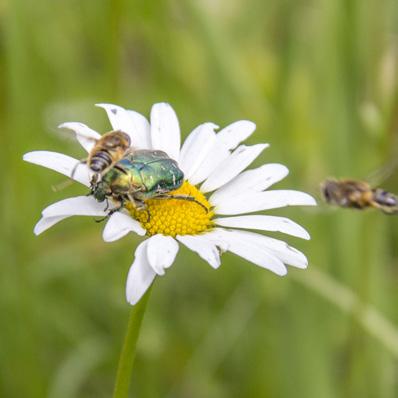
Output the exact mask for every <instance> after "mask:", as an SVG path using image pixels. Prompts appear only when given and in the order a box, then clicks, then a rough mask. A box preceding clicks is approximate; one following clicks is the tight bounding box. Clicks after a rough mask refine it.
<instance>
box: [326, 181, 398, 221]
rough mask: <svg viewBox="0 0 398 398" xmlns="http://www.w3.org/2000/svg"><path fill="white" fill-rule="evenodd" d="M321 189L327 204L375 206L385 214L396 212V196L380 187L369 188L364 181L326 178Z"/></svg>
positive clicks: (359, 207) (397, 202) (356, 206)
mask: <svg viewBox="0 0 398 398" xmlns="http://www.w3.org/2000/svg"><path fill="white" fill-rule="evenodd" d="M321 191H322V194H323V197H324V199H325V201H326V202H327V203H328V204H331V205H335V206H339V207H345V208H353V209H360V210H363V209H367V208H376V209H379V210H381V211H382V212H383V213H385V214H398V196H396V195H394V194H392V193H390V192H387V191H385V190H383V189H381V188H371V186H370V185H369V184H368V183H367V182H365V181H358V180H349V179H345V180H335V179H327V180H326V181H324V182H323V184H322V186H321Z"/></svg>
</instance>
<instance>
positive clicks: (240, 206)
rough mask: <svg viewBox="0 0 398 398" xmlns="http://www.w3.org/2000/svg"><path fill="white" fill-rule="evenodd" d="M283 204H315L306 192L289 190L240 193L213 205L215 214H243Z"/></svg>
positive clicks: (274, 207) (283, 205) (275, 207)
mask: <svg viewBox="0 0 398 398" xmlns="http://www.w3.org/2000/svg"><path fill="white" fill-rule="evenodd" d="M285 206H316V202H315V199H314V198H313V197H312V196H311V195H308V194H307V193H304V192H300V191H291V190H278V191H266V192H254V193H253V192H250V193H247V194H245V193H242V194H241V195H236V196H233V197H230V198H228V199H227V198H225V200H223V201H222V202H221V203H219V204H218V205H217V206H215V209H214V212H215V213H216V214H225V215H233V214H243V213H253V212H255V211H261V210H269V209H277V208H280V207H285Z"/></svg>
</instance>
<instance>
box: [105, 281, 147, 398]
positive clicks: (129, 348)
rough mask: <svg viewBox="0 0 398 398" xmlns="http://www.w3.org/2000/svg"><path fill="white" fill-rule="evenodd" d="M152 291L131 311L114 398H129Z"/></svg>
mask: <svg viewBox="0 0 398 398" xmlns="http://www.w3.org/2000/svg"><path fill="white" fill-rule="evenodd" d="M151 290H152V287H150V288H149V289H148V291H147V292H146V293H145V295H144V297H142V298H141V300H140V301H139V302H138V303H137V304H136V305H135V306H134V307H133V308H132V309H131V312H130V319H129V323H128V325H127V332H126V337H125V339H124V343H123V348H122V352H121V353H120V359H119V365H118V369H117V375H116V382H115V389H114V392H113V398H127V397H128V393H129V387H130V379H131V373H132V370H133V365H134V359H135V351H136V346H137V340H138V336H139V334H140V329H141V323H142V319H143V317H144V313H145V309H146V305H147V302H148V299H149V296H150V293H151Z"/></svg>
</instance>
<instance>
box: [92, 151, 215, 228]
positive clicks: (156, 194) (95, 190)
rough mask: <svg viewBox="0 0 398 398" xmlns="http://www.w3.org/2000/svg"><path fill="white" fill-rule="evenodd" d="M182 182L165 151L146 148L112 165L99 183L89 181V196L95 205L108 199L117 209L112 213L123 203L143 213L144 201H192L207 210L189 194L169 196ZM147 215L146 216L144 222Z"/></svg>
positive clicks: (182, 174)
mask: <svg viewBox="0 0 398 398" xmlns="http://www.w3.org/2000/svg"><path fill="white" fill-rule="evenodd" d="M183 182H184V173H183V171H182V170H181V169H180V168H179V167H178V164H177V162H176V161H175V160H173V159H171V158H170V157H169V156H168V155H167V154H166V153H165V152H163V151H159V150H150V149H137V150H131V151H130V152H129V153H127V154H126V155H125V156H124V157H123V158H122V159H121V160H119V161H118V162H116V163H115V165H114V166H113V167H112V168H110V169H108V171H106V172H105V173H104V174H103V175H102V178H101V180H99V181H92V183H91V194H92V195H93V196H94V198H95V199H96V200H97V201H98V202H103V201H105V200H108V199H112V200H113V201H114V202H116V203H118V207H116V208H115V209H113V210H111V211H110V212H109V214H108V216H109V215H110V214H112V213H113V212H115V211H118V210H120V209H122V208H123V206H124V204H125V202H126V201H129V202H131V203H132V204H133V205H134V207H135V208H136V209H137V210H145V209H146V204H145V201H146V200H148V199H177V200H187V201H191V202H195V203H197V204H198V205H200V206H201V207H203V208H204V209H205V211H206V212H208V211H209V209H208V208H207V207H206V206H204V205H203V204H202V203H200V202H199V201H197V200H196V199H195V198H194V197H192V196H189V195H172V194H170V192H171V191H174V190H176V189H178V188H179V187H181V185H182V184H183ZM149 219H150V214H149V213H148V220H149Z"/></svg>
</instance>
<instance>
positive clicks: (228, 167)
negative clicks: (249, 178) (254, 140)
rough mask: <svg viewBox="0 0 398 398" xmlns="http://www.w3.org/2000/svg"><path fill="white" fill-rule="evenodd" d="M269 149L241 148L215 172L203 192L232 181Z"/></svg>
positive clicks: (207, 181)
mask: <svg viewBox="0 0 398 398" xmlns="http://www.w3.org/2000/svg"><path fill="white" fill-rule="evenodd" d="M267 147H268V144H257V145H252V146H246V145H241V146H239V147H238V148H237V149H236V150H235V151H234V152H233V153H232V154H231V156H229V157H228V158H227V159H225V160H224V161H223V162H222V163H221V164H220V166H219V167H218V168H217V169H216V170H214V172H213V173H212V174H211V175H210V176H209V178H208V179H207V180H206V181H205V182H204V183H203V184H202V186H201V187H200V190H201V192H204V193H206V192H210V191H214V190H215V189H217V188H219V187H221V186H222V185H224V184H226V183H227V182H229V181H231V180H232V179H233V178H234V177H236V176H237V175H238V174H239V173H240V172H241V171H243V170H244V169H245V168H246V167H247V166H249V164H251V163H252V162H253V161H254V159H256V158H257V156H258V155H260V153H261V152H262V151H263V150H264V149H265V148H267Z"/></svg>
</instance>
